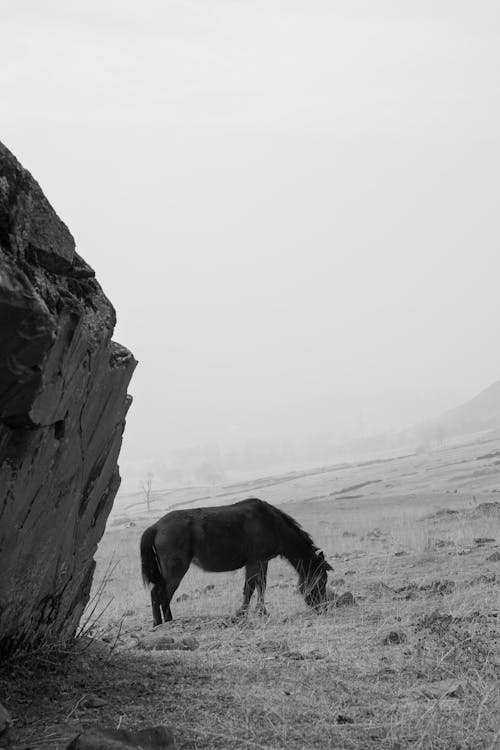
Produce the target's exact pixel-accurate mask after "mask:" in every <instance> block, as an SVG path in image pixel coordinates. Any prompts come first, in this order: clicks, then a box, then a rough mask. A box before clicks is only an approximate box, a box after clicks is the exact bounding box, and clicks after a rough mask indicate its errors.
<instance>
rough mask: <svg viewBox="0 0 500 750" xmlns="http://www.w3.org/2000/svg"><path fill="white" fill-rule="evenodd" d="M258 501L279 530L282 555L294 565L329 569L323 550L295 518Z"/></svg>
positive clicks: (263, 501)
mask: <svg viewBox="0 0 500 750" xmlns="http://www.w3.org/2000/svg"><path fill="white" fill-rule="evenodd" d="M255 499H257V498H255ZM258 502H259V503H262V505H263V506H264V507H265V509H266V511H267V512H268V513H269V514H270V515H271V516H272V518H273V519H274V521H275V523H276V525H277V527H278V529H279V531H280V537H281V541H282V544H283V552H282V556H283V557H286V558H287V559H288V560H289V561H290V562H291V563H292V564H293V565H294V566H295V567H297V563H298V564H301V565H303V566H305V565H307V566H308V567H310V566H311V565H313V564H314V567H315V568H319V567H321V568H323V569H324V570H331V566H330V565H329V563H328V562H327V561H326V560H325V555H324V553H323V551H322V550H321V549H319V547H317V546H316V545H315V544H314V542H313V540H312V539H311V536H310V535H309V534H308V533H307V531H304V529H303V528H302V526H301V525H300V524H299V523H298V521H296V520H295V518H292V516H289V515H288V513H285V511H283V510H281V509H280V508H276V507H275V506H274V505H271V504H270V503H266V502H265V500H259V501H258Z"/></svg>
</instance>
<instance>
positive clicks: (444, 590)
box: [420, 579, 455, 596]
mask: <svg viewBox="0 0 500 750" xmlns="http://www.w3.org/2000/svg"><path fill="white" fill-rule="evenodd" d="M454 590H455V581H450V580H447V579H445V580H443V581H439V580H437V581H432V583H430V584H428V585H424V586H420V591H430V592H431V594H437V595H438V596H444V595H445V594H451V592H452V591H454Z"/></svg>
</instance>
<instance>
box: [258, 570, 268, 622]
mask: <svg viewBox="0 0 500 750" xmlns="http://www.w3.org/2000/svg"><path fill="white" fill-rule="evenodd" d="M266 584H267V560H265V561H264V562H260V563H259V572H258V574H257V614H259V615H262V616H264V615H267V609H266V605H265V602H264V596H265V593H266Z"/></svg>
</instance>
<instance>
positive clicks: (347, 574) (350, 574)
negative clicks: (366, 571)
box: [344, 570, 357, 576]
mask: <svg viewBox="0 0 500 750" xmlns="http://www.w3.org/2000/svg"><path fill="white" fill-rule="evenodd" d="M356 573H357V571H356V570H346V572H345V574H344V575H346V576H355V575H356Z"/></svg>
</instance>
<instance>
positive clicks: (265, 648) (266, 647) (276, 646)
mask: <svg viewBox="0 0 500 750" xmlns="http://www.w3.org/2000/svg"><path fill="white" fill-rule="evenodd" d="M257 648H258V649H259V651H262V652H263V653H264V654H269V653H276V652H279V651H288V650H289V647H288V643H287V642H286V641H271V640H269V641H259V643H257Z"/></svg>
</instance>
